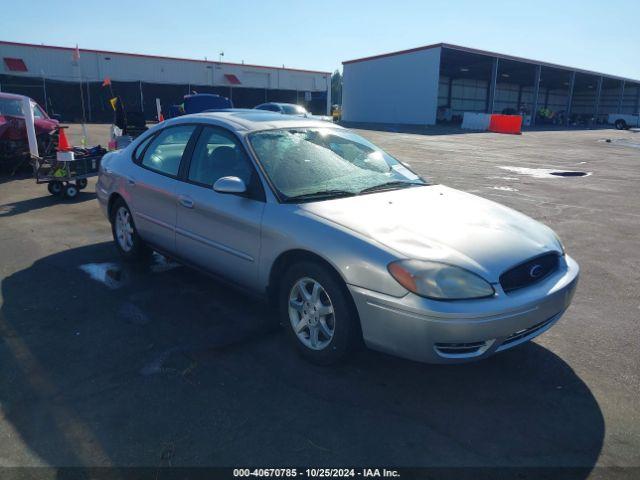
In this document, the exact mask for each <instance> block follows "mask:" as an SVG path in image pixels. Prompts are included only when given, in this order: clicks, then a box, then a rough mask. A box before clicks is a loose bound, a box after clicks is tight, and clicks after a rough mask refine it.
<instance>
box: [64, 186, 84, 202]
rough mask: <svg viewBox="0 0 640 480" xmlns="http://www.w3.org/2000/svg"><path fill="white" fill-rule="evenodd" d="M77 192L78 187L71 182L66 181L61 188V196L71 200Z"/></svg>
mask: <svg viewBox="0 0 640 480" xmlns="http://www.w3.org/2000/svg"><path fill="white" fill-rule="evenodd" d="M79 192H80V191H79V190H78V187H76V186H75V185H74V184H73V183H68V184H67V185H65V186H64V188H63V189H62V196H63V197H64V198H68V199H69V200H72V199H74V198H76V197H77V196H78V193H79Z"/></svg>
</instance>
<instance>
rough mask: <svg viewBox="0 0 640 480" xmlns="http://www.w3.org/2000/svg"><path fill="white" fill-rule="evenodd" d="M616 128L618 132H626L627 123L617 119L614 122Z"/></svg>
mask: <svg viewBox="0 0 640 480" xmlns="http://www.w3.org/2000/svg"><path fill="white" fill-rule="evenodd" d="M616 128H617V129H618V130H626V129H627V122H625V121H624V120H622V119H621V118H619V119H618V120H616Z"/></svg>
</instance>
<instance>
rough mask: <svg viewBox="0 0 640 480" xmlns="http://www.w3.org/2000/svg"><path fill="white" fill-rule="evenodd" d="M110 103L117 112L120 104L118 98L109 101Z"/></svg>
mask: <svg viewBox="0 0 640 480" xmlns="http://www.w3.org/2000/svg"><path fill="white" fill-rule="evenodd" d="M109 103H110V104H111V108H113V111H114V112H115V111H116V105H117V104H118V97H113V98H112V99H111V100H109Z"/></svg>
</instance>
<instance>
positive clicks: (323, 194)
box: [284, 190, 357, 203]
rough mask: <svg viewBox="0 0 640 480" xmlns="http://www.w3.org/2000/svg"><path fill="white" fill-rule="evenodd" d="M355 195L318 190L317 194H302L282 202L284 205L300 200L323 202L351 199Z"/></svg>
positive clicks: (337, 191)
mask: <svg viewBox="0 0 640 480" xmlns="http://www.w3.org/2000/svg"><path fill="white" fill-rule="evenodd" d="M355 195H357V193H354V192H350V191H348V190H320V191H318V192H311V193H303V194H301V195H294V196H293V197H287V198H285V200H284V201H285V202H286V203H295V202H296V201H300V200H323V199H328V198H342V197H353V196H355Z"/></svg>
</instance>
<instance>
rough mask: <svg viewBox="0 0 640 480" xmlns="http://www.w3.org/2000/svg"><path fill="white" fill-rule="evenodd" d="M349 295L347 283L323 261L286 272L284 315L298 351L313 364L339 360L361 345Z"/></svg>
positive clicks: (282, 288)
mask: <svg viewBox="0 0 640 480" xmlns="http://www.w3.org/2000/svg"><path fill="white" fill-rule="evenodd" d="M349 295H350V294H349V291H348V290H347V288H346V285H344V282H342V280H341V279H339V278H338V277H337V275H336V274H335V273H333V272H332V271H330V270H329V269H328V268H327V267H325V266H323V265H321V264H319V263H315V262H300V263H297V264H295V265H293V266H292V267H290V268H289V269H288V270H287V272H286V273H285V275H284V277H283V279H282V283H281V286H280V289H279V297H280V298H279V305H280V317H281V320H282V323H283V324H285V325H286V327H285V328H286V329H287V332H288V335H289V338H290V339H291V341H292V342H293V343H294V345H295V347H296V348H297V350H298V351H299V352H300V353H301V354H302V355H303V356H304V357H305V358H306V359H307V360H309V361H311V362H312V363H316V364H319V365H330V364H333V363H336V362H339V361H340V360H343V359H344V358H345V357H346V356H347V355H348V354H349V353H351V351H352V350H353V349H354V348H355V347H356V346H357V340H358V338H359V332H360V330H359V328H358V327H359V323H358V317H357V312H356V310H355V307H354V306H353V302H352V300H351V298H350V296H349Z"/></svg>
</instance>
